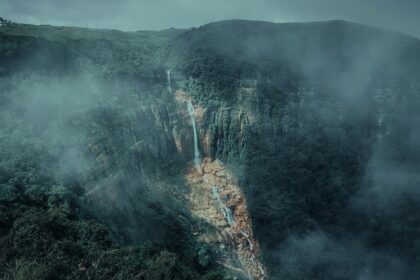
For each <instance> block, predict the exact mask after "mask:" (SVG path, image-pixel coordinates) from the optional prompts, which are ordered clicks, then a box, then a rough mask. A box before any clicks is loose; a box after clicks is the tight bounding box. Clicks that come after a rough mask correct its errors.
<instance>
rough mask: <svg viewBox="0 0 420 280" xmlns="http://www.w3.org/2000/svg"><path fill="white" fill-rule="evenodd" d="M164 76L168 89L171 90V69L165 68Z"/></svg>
mask: <svg viewBox="0 0 420 280" xmlns="http://www.w3.org/2000/svg"><path fill="white" fill-rule="evenodd" d="M166 77H167V79H168V91H169V92H172V85H171V69H169V70H166Z"/></svg>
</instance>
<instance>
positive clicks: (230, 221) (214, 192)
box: [211, 186, 235, 226]
mask: <svg viewBox="0 0 420 280" xmlns="http://www.w3.org/2000/svg"><path fill="white" fill-rule="evenodd" d="M211 190H212V195H213V198H214V199H215V200H216V201H217V202H218V203H219V206H220V209H221V210H222V213H223V216H225V218H226V221H227V222H228V224H229V225H230V226H233V225H234V224H235V218H234V216H233V213H232V210H230V208H229V207H227V206H226V205H225V204H224V203H223V201H222V200H221V199H220V195H219V189H218V188H216V187H215V186H213V187H211Z"/></svg>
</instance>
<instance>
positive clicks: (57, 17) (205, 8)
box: [0, 0, 420, 37]
mask: <svg viewBox="0 0 420 280" xmlns="http://www.w3.org/2000/svg"><path fill="white" fill-rule="evenodd" d="M419 11H420V1H417V0H401V1H398V0H353V1H347V0H316V1H313V0H213V1H204V0H121V1H114V0H89V1H85V0H73V1H67V0H31V1H27V0H0V13H1V15H0V16H3V17H6V18H9V19H11V20H15V21H18V22H25V23H33V24H51V25H65V26H81V27H91V28H95V27H98V28H111V29H121V30H145V29H153V30H156V29H166V28H170V27H175V28H186V27H192V26H200V25H203V24H206V23H209V22H213V21H218V20H226V19H252V20H265V21H272V22H290V21H324V20H332V19H343V20H349V21H355V22H360V23H365V24H369V25H374V26H377V27H383V28H387V29H393V30H396V31H400V32H403V33H406V34H410V35H414V36H417V37H420V28H419V26H420V16H419Z"/></svg>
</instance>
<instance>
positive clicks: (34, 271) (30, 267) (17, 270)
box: [2, 259, 47, 280]
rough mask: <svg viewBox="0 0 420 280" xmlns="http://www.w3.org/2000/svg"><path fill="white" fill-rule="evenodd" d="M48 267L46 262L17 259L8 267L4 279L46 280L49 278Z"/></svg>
mask: <svg viewBox="0 0 420 280" xmlns="http://www.w3.org/2000/svg"><path fill="white" fill-rule="evenodd" d="M46 276H47V268H46V267H45V265H44V264H38V263H35V262H27V261H25V260H24V259H16V260H15V262H14V263H11V264H10V265H9V266H8V267H7V268H6V272H5V275H4V277H3V278H2V279H3V280H44V279H47V278H46Z"/></svg>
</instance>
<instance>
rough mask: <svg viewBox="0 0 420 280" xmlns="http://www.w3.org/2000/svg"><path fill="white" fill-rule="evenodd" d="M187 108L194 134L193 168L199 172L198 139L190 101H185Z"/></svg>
mask: <svg viewBox="0 0 420 280" xmlns="http://www.w3.org/2000/svg"><path fill="white" fill-rule="evenodd" d="M187 108H188V114H189V115H190V117H191V124H192V127H193V132H194V165H195V168H196V169H197V170H198V171H200V161H201V159H200V151H199V150H198V137H197V127H196V125H195V112H194V107H193V105H192V103H191V101H189V100H188V101H187Z"/></svg>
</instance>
